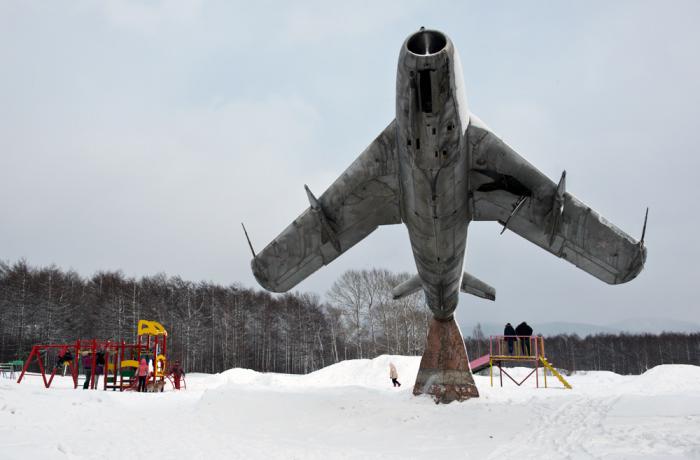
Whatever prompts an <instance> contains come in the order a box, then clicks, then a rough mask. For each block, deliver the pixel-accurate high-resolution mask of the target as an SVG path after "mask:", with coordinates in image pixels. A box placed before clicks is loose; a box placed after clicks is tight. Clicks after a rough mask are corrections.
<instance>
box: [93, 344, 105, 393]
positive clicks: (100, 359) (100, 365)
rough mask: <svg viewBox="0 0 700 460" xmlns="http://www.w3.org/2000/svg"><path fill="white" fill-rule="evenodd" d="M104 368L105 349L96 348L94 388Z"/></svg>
mask: <svg viewBox="0 0 700 460" xmlns="http://www.w3.org/2000/svg"><path fill="white" fill-rule="evenodd" d="M104 369H105V351H104V350H102V349H100V350H97V353H96V358H95V388H97V383H98V382H99V381H100V375H102V373H103V372H104Z"/></svg>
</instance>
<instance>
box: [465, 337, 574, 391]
mask: <svg viewBox="0 0 700 460" xmlns="http://www.w3.org/2000/svg"><path fill="white" fill-rule="evenodd" d="M506 362H516V363H522V364H528V365H532V366H533V369H532V371H531V372H530V373H529V374H527V375H526V376H525V377H524V378H523V379H522V380H520V381H517V380H516V379H515V378H513V376H511V375H510V374H509V373H508V371H506V370H505V369H504V368H503V363H506ZM494 365H496V366H497V367H498V371H499V377H500V383H501V386H503V376H504V375H505V376H506V377H508V378H509V379H511V380H512V381H513V383H515V384H516V385H518V386H521V385H522V384H523V383H525V381H526V380H527V379H529V378H530V377H531V376H532V375H534V376H535V386H536V387H537V388H539V387H540V379H539V369H540V367H541V368H542V374H543V377H544V387H545V388H547V372H551V373H552V375H553V376H555V377H556V378H557V379H558V380H559V381H560V382H561V384H562V385H564V388H568V389H571V385H570V384H569V382H567V381H566V379H565V378H564V376H562V375H561V374H560V373H559V372H558V371H557V370H556V369H555V368H554V366H552V364H551V363H550V362H549V361H548V360H547V358H546V356H545V353H544V337H542V336H522V335H496V336H493V335H492V336H491V337H489V354H487V355H484V356H481V357H479V358H477V359H475V360H473V361H471V362H470V363H469V366H470V367H471V370H472V372H479V371H481V370H484V369H486V368H487V367H488V368H489V377H490V380H491V386H493V366H494Z"/></svg>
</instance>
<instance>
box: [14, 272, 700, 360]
mask: <svg viewBox="0 0 700 460" xmlns="http://www.w3.org/2000/svg"><path fill="white" fill-rule="evenodd" d="M408 276H409V275H408V274H405V273H401V274H397V273H392V272H389V271H387V270H382V269H373V270H361V271H355V270H350V271H347V272H345V273H344V274H343V275H341V276H340V278H339V279H338V280H336V282H335V283H334V284H333V285H332V286H331V288H330V289H329V291H328V293H327V294H326V296H325V297H326V298H325V300H322V299H321V298H320V297H319V296H318V295H315V294H309V293H298V292H295V293H289V294H284V295H270V294H269V293H267V292H265V291H261V290H257V289H250V288H245V287H243V286H241V285H238V284H235V283H234V284H231V285H228V286H222V285H218V284H214V283H209V282H191V281H186V280H183V279H181V278H180V277H177V276H172V277H168V276H165V275H163V274H158V275H154V276H147V277H143V278H140V279H135V278H129V277H126V276H124V275H123V274H122V273H121V272H120V271H101V272H97V273H95V274H94V275H93V276H92V277H90V278H84V277H82V276H80V275H79V274H77V273H76V272H74V271H70V270H62V269H60V268H58V267H55V266H49V267H33V266H30V265H29V264H28V263H27V262H25V261H23V260H22V261H18V262H15V263H12V264H10V263H5V262H0V362H6V361H10V360H14V359H17V358H19V359H26V358H27V356H28V355H29V352H30V351H31V347H32V345H34V344H39V343H43V344H48V343H74V342H75V340H76V339H92V338H97V339H111V340H122V339H123V340H125V341H127V342H131V341H134V339H135V333H136V323H137V321H138V320H139V319H150V320H156V321H159V322H161V323H162V324H163V325H164V326H165V328H166V329H167V330H168V333H169V337H168V342H169V347H168V348H169V353H168V355H169V357H170V358H171V359H179V360H180V361H181V362H182V364H183V366H184V368H185V370H186V371H188V372H210V373H215V372H221V371H223V370H226V369H230V368H234V367H242V368H248V369H253V370H257V371H262V372H284V373H308V372H312V371H314V370H317V369H320V368H322V367H325V366H328V365H330V364H333V363H336V362H338V361H342V360H345V359H354V358H374V357H376V356H378V355H381V354H397V355H420V354H422V352H423V346H424V341H425V335H426V333H427V325H428V321H429V319H430V317H431V315H430V313H429V311H428V309H427V307H426V306H425V303H424V301H423V296H422V294H421V293H416V294H414V295H411V296H408V297H406V298H404V299H400V300H392V299H391V295H390V291H391V288H393V287H394V286H396V285H397V284H399V283H400V282H401V281H403V280H405V279H407V278H408ZM533 326H535V333H536V324H533ZM463 332H464V333H465V336H466V335H469V332H470V331H463ZM465 341H466V343H467V349H468V351H469V355H470V357H471V358H472V359H473V358H476V357H478V356H481V355H483V354H486V353H488V350H489V342H488V337H484V335H483V333H481V328H480V327H479V326H478V325H477V327H475V328H474V330H473V331H471V335H470V336H468V337H466V339H465ZM545 343H546V353H547V357H548V359H549V360H550V362H552V363H553V364H554V365H555V366H557V367H559V368H563V369H566V370H568V371H575V370H609V371H613V372H617V373H619V374H639V373H642V372H644V371H646V370H647V369H650V368H652V367H654V366H656V365H659V364H694V365H699V364H700V333H692V334H685V333H664V334H659V335H654V334H619V335H615V334H600V335H593V336H587V337H583V338H582V337H579V336H577V335H556V336H549V337H547V338H546V342H545Z"/></svg>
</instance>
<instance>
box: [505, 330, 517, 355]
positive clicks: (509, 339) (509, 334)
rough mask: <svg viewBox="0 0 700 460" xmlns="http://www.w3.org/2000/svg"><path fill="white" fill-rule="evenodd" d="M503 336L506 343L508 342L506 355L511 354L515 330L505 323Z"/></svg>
mask: <svg viewBox="0 0 700 460" xmlns="http://www.w3.org/2000/svg"><path fill="white" fill-rule="evenodd" d="M503 335H504V336H505V337H506V342H508V354H509V355H512V354H513V342H515V337H514V336H515V329H513V325H512V324H510V323H506V327H505V328H504V329H503Z"/></svg>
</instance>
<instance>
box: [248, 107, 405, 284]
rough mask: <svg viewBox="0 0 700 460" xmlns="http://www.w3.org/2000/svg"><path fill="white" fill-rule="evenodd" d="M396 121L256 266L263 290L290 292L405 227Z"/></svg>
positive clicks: (312, 201)
mask: <svg viewBox="0 0 700 460" xmlns="http://www.w3.org/2000/svg"><path fill="white" fill-rule="evenodd" d="M395 139H396V122H395V121H392V122H391V123H390V124H389V126H387V127H386V129H384V131H382V133H381V134H380V135H379V136H378V137H377V138H376V139H375V140H374V141H373V142H372V143H371V144H370V145H369V147H367V148H366V149H365V150H364V152H362V153H361V154H360V156H359V157H358V158H357V159H356V160H355V161H354V162H353V163H352V164H351V165H350V167H348V169H346V170H345V172H343V174H341V175H340V177H339V178H338V179H336V181H335V182H333V184H332V185H331V186H330V187H329V188H328V190H326V191H325V192H324V193H323V194H322V195H321V196H320V197H319V198H316V197H315V196H314V195H313V194H312V193H311V191H310V190H309V189H308V188H306V192H307V195H308V196H309V202H310V204H311V206H310V207H309V208H307V209H306V210H305V211H304V212H302V213H301V215H300V216H299V217H297V218H296V219H295V220H294V221H293V222H292V223H291V224H290V225H289V226H288V227H287V228H285V229H284V231H282V233H281V234H280V235H279V236H278V237H277V238H275V239H274V240H273V241H272V242H271V243H270V244H268V245H267V246H266V247H265V249H263V250H262V251H261V252H260V253H259V254H257V255H255V257H254V258H253V260H252V261H251V267H252V269H253V274H254V275H255V278H256V279H257V280H258V283H260V285H261V286H263V287H264V288H265V289H267V290H269V291H273V292H286V291H288V290H289V289H291V288H293V287H294V286H296V285H297V284H299V283H300V282H301V281H303V280H304V279H306V278H307V277H308V276H309V275H311V274H312V273H314V272H315V271H316V270H318V269H319V268H321V267H322V266H324V265H327V264H329V263H330V262H331V261H333V260H334V259H335V258H336V257H338V256H339V255H341V254H342V253H344V252H345V251H347V250H348V249H350V248H351V247H352V246H354V245H355V244H356V243H358V242H359V241H360V240H362V239H363V238H365V237H366V236H367V235H369V234H370V233H372V232H373V231H374V230H375V229H376V228H377V227H378V226H379V225H388V224H398V223H401V215H400V211H399V185H398V178H397V158H396V141H395Z"/></svg>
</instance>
